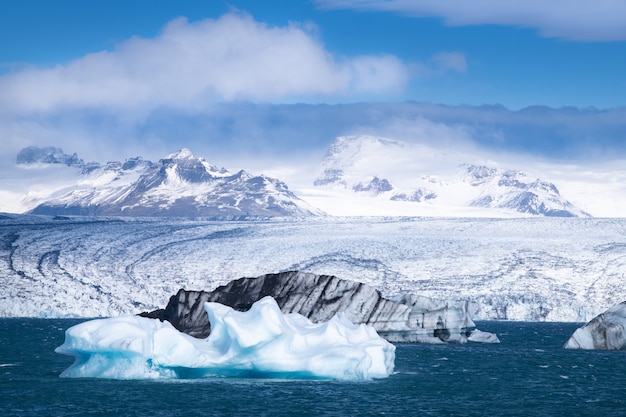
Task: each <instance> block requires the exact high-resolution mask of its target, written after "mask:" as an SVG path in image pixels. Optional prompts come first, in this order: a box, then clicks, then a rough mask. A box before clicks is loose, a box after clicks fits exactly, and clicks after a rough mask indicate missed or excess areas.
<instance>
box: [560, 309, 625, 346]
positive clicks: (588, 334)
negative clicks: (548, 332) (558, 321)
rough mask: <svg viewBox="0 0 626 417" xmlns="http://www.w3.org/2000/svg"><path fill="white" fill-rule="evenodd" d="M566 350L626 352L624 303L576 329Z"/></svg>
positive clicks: (567, 343)
mask: <svg viewBox="0 0 626 417" xmlns="http://www.w3.org/2000/svg"><path fill="white" fill-rule="evenodd" d="M563 347H564V348H566V349H596V350H626V301H623V302H621V303H619V304H616V305H614V306H613V307H611V308H609V309H608V310H607V311H605V312H604V313H602V314H600V315H598V316H596V317H594V318H593V319H592V320H591V321H589V323H587V324H585V325H584V326H582V327H580V328H578V329H576V331H575V332H574V334H573V335H572V337H570V338H569V340H568V341H567V342H566V343H565V346H563Z"/></svg>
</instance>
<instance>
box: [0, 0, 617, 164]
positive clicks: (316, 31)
mask: <svg viewBox="0 0 626 417" xmlns="http://www.w3.org/2000/svg"><path fill="white" fill-rule="evenodd" d="M0 37H1V39H2V42H0V110H2V111H1V112H0V113H1V115H0V134H1V135H2V136H3V137H4V138H5V140H4V141H5V143H7V144H8V145H7V146H5V147H4V150H3V151H2V152H4V153H5V154H6V155H15V153H16V152H17V150H19V149H20V148H21V147H23V146H27V145H37V146H45V145H57V146H62V147H63V148H64V149H65V150H66V151H67V152H73V151H77V152H79V154H80V155H81V156H83V157H84V158H85V159H89V160H91V159H98V158H110V159H123V158H125V157H130V156H134V155H135V154H143V155H145V156H146V157H150V158H158V157H159V155H160V154H159V153H163V152H170V151H173V150H175V149H177V148H178V147H181V146H187V147H190V148H192V150H194V151H195V152H196V153H198V154H204V156H207V159H210V157H209V155H207V154H212V155H216V157H219V158H226V157H232V155H233V154H236V153H246V152H247V153H248V154H261V155H264V154H267V155H274V156H276V155H281V154H282V153H292V154H294V153H298V152H300V153H303V154H306V153H307V152H308V151H310V150H313V149H315V150H321V149H324V148H325V147H326V146H328V144H329V143H330V142H331V141H332V139H333V138H334V137H335V136H338V135H341V134H347V133H368V134H394V135H396V136H403V138H404V139H409V140H410V139H413V140H415V141H423V140H434V141H439V139H437V138H435V139H433V138H425V137H423V136H422V137H418V136H419V135H416V134H415V131H416V130H415V129H413V128H412V127H414V126H415V125H416V124H419V123H423V122H424V121H426V122H428V123H434V124H438V125H442V126H447V127H450V126H452V127H459V126H461V127H462V128H463V130H464V132H466V134H464V135H462V136H463V137H462V138H459V140H470V141H472V142H475V143H477V144H478V145H480V146H484V147H486V148H498V149H503V150H507V151H512V152H521V153H528V154H531V155H537V156H539V157H548V158H557V159H558V158H561V159H563V158H573V159H576V158H578V159H580V158H583V157H588V156H589V155H597V156H606V155H612V156H621V155H622V154H626V143H624V142H626V121H625V117H624V115H625V113H626V111H625V110H624V108H625V107H626V76H624V74H626V1H623V0H596V1H594V2H589V1H582V0H567V1H565V0H552V1H551V2H549V3H548V4H547V5H546V2H541V1H537V0H525V1H508V2H504V1H496V0H475V1H472V2H467V1H461V0H450V1H447V2H429V1H423V0H414V1H408V0H351V1H350V0H311V1H298V0H289V1H287V0H284V1H276V0H271V1H263V2H260V1H252V0H248V1H238V0H232V1H229V2H226V1H221V0H206V1H189V0H181V1H165V0H152V1H147V0H136V1H132V2H128V1H119V0H108V1H98V0H93V1H80V0H59V1H55V2H51V1H44V0H21V1H17V0H7V1H4V2H0ZM528 107H531V109H527V108H528ZM418 130H419V129H418ZM457 131H458V129H457ZM411 135H413V137H411ZM449 139H450V141H449V142H450V143H454V139H455V138H449ZM160 156H162V154H161V155H160Z"/></svg>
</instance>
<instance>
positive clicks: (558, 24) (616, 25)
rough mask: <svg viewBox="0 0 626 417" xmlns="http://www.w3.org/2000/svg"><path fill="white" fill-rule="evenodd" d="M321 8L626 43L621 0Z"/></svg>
mask: <svg viewBox="0 0 626 417" xmlns="http://www.w3.org/2000/svg"><path fill="white" fill-rule="evenodd" d="M315 2H316V3H317V4H318V5H319V6H320V7H322V8H329V9H332V8H341V9H359V10H379V11H389V12H397V13H402V14H406V15H410V16H415V17H440V18H443V19H444V21H445V22H446V24H448V25H452V26H462V25H478V24H497V25H510V26H517V27H528V28H536V29H538V30H539V32H540V34H541V35H542V36H545V37H555V38H563V39H569V40H576V41H623V40H626V1H624V0H594V1H590V0H549V1H545V0H510V1H504V0H472V1H467V0H445V1H432V0H315Z"/></svg>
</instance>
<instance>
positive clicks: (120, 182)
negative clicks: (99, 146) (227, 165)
mask: <svg viewBox="0 0 626 417" xmlns="http://www.w3.org/2000/svg"><path fill="white" fill-rule="evenodd" d="M59 151H60V150H59ZM30 154H34V155H35V157H34V158H29V159H26V161H28V162H31V163H32V162H35V163H41V162H47V161H48V159H49V158H48V157H47V155H48V153H46V152H40V153H39V154H37V152H32V150H31V152H30ZM56 154H59V155H61V158H60V160H61V161H64V160H65V159H64V158H62V155H64V154H63V153H62V151H61V152H60V153H59V152H56ZM20 155H22V153H20ZM42 156H43V158H44V160H43V161H42V160H41V157H42ZM37 157H39V159H37ZM58 159H59V158H57V160H58ZM74 159H76V158H74ZM22 160H23V159H22ZM71 165H72V166H76V167H78V168H80V170H81V172H80V175H79V176H78V179H77V181H76V182H74V183H73V184H71V185H70V186H67V187H64V188H62V189H60V190H58V191H56V192H55V193H54V194H53V195H52V196H50V198H48V199H46V200H45V201H43V202H40V203H39V204H38V205H37V206H36V207H34V208H33V209H32V210H30V213H32V214H53V215H98V216H170V217H172V216H175V217H232V216H311V215H319V214H322V212H321V211H319V210H316V209H315V208H313V207H311V206H310V205H308V204H307V203H305V202H304V201H302V200H300V199H299V198H298V197H296V196H295V195H294V194H293V193H292V192H291V191H289V189H288V187H287V185H286V184H285V183H284V182H282V181H280V180H277V179H274V178H270V177H267V176H264V175H258V176H255V175H251V174H249V173H247V172H246V171H243V170H241V171H238V172H236V173H231V172H229V171H227V170H226V169H224V168H221V169H218V168H217V167H215V166H213V165H210V164H209V163H207V162H206V161H205V160H204V159H202V158H197V157H195V156H194V155H193V154H192V153H191V151H189V150H188V149H182V150H181V151H179V152H177V153H173V154H170V155H168V156H166V157H165V158H163V159H161V160H159V161H158V162H156V163H153V162H150V161H145V160H143V159H141V158H132V159H128V160H126V161H125V162H123V163H121V162H109V163H107V164H106V165H104V166H100V165H98V164H93V163H91V164H84V163H82V161H80V162H76V163H74V164H71Z"/></svg>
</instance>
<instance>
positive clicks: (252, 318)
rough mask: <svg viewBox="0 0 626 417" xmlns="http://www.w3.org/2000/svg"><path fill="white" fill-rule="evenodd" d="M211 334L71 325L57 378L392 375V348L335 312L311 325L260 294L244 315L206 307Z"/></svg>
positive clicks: (134, 321) (120, 323)
mask: <svg viewBox="0 0 626 417" xmlns="http://www.w3.org/2000/svg"><path fill="white" fill-rule="evenodd" d="M205 309H206V311H207V313H208V315H209V320H210V322H211V326H212V330H211V334H210V335H209V337H208V338H206V339H196V338H194V337H191V336H189V335H187V334H184V333H181V332H179V331H178V330H176V329H175V328H174V327H173V326H172V325H171V324H170V323H169V322H160V321H159V320H154V319H149V318H143V317H138V316H126V317H114V318H108V319H98V320H91V321H87V322H84V323H81V324H78V325H76V326H73V327H71V328H70V329H68V330H67V331H66V333H65V342H64V343H63V345H61V346H59V347H58V348H57V349H56V352H57V353H62V354H66V355H71V356H74V358H75V361H74V364H73V365H72V366H70V367H69V368H68V369H66V370H65V371H63V373H62V374H61V376H62V377H91V378H115V379H143V378H203V377H211V376H233V377H267V378H299V379H300V378H302V379H303V378H312V379H341V380H367V379H372V378H384V377H387V376H389V375H390V374H391V373H392V372H393V368H394V359H395V347H394V346H393V345H392V344H390V343H389V342H387V341H386V340H384V339H383V338H381V337H380V336H378V334H377V333H376V331H375V330H374V329H373V328H372V327H369V326H366V325H363V324H361V325H355V324H353V323H352V322H350V321H349V320H348V319H347V318H345V316H343V315H337V316H335V317H333V318H332V319H331V320H329V321H328V322H325V323H317V324H315V323H312V322H311V321H309V320H308V319H307V318H305V317H304V316H301V315H299V314H286V315H285V314H283V313H282V312H281V311H280V309H279V307H278V305H277V304H276V301H275V300H274V299H273V298H271V297H265V298H263V299H261V300H259V301H257V302H256V303H254V304H253V305H252V307H251V308H250V310H248V311H247V312H239V311H235V310H233V309H232V308H230V307H227V306H224V305H222V304H218V303H205Z"/></svg>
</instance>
